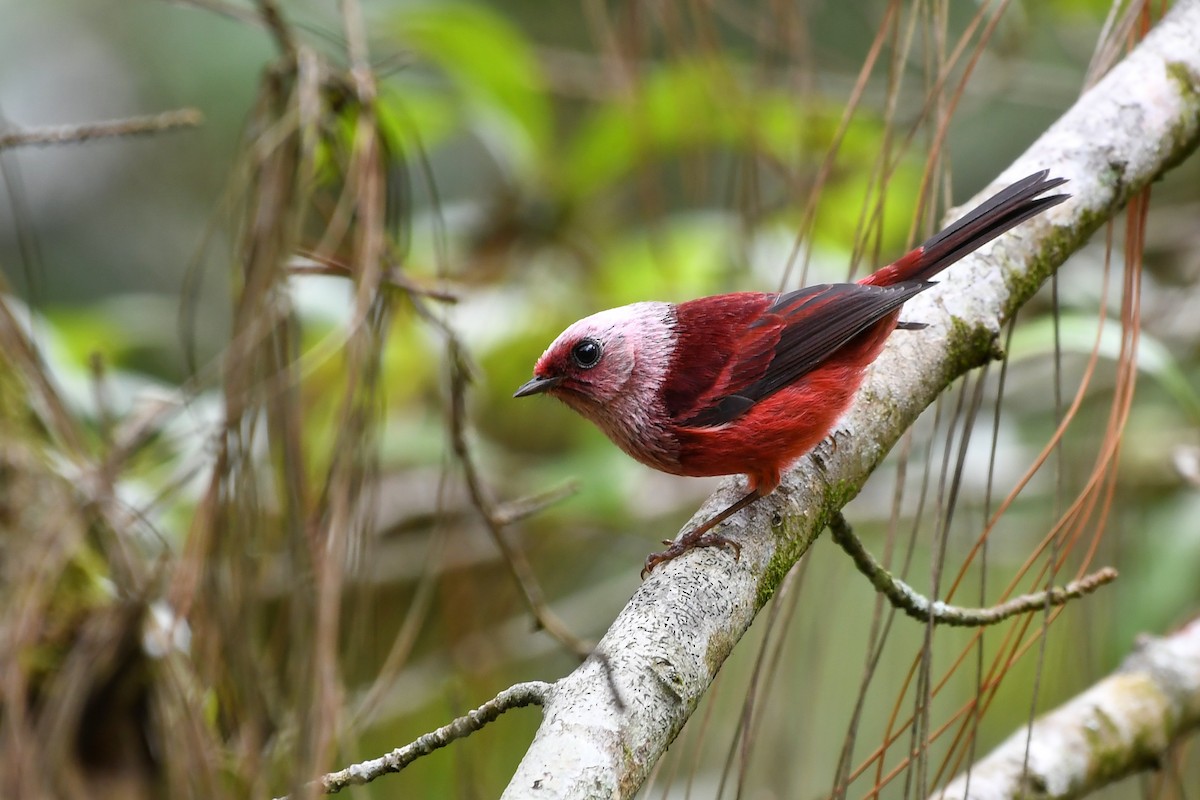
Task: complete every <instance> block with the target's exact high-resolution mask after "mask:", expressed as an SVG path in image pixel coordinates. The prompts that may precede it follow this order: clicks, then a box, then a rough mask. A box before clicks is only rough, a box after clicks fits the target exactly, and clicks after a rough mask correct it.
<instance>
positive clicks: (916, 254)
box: [862, 169, 1071, 286]
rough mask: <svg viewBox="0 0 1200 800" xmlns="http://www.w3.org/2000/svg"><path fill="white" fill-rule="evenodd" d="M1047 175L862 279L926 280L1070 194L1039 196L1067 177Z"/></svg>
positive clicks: (1017, 186) (1001, 195)
mask: <svg viewBox="0 0 1200 800" xmlns="http://www.w3.org/2000/svg"><path fill="white" fill-rule="evenodd" d="M1049 174H1050V170H1047V169H1044V170H1042V171H1041V172H1036V173H1034V174H1033V175H1030V176H1029V177H1028V178H1023V179H1021V180H1019V181H1017V182H1016V183H1014V184H1012V185H1011V186H1009V187H1008V188H1006V189H1003V190H1001V191H1000V192H998V193H997V194H995V195H993V196H992V197H990V198H988V199H987V200H984V201H983V202H982V203H980V204H979V206H978V207H976V208H975V209H973V210H972V211H971V212H970V213H968V214H967V215H966V216H964V217H963V218H962V219H960V220H958V221H956V222H954V223H952V224H951V225H950V226H949V227H947V228H946V229H945V230H943V231H941V232H940V233H937V234H935V235H934V236H933V237H932V238H930V239H929V240H928V241H927V242H925V243H924V244H923V245H921V246H920V247H919V248H917V249H916V250H914V251H912V252H911V253H909V254H908V255H906V256H904V257H903V258H901V259H900V260H899V261H896V262H895V263H893V264H890V265H888V266H886V267H884V268H883V269H881V270H879V272H877V273H875V274H874V275H871V276H869V277H868V278H865V279H863V281H862V282H863V283H871V284H874V285H876V286H886V285H890V284H893V283H898V282H900V281H926V280H929V279H930V278H932V277H933V276H934V275H937V274H938V273H939V272H941V271H942V270H944V269H945V268H946V267H948V266H950V265H951V264H953V263H954V262H955V261H958V260H959V259H960V258H963V257H964V256H966V255H968V254H970V253H972V252H974V251H975V250H978V249H979V248H980V247H983V246H984V245H985V244H987V243H988V242H990V241H991V240H992V239H995V238H996V237H997V236H999V235H1000V234H1002V233H1004V232H1005V231H1007V230H1008V229H1009V228H1012V227H1014V226H1016V225H1019V224H1021V223H1022V222H1024V221H1025V220H1027V219H1029V218H1030V217H1033V216H1036V215H1038V214H1040V213H1042V212H1043V211H1045V210H1046V209H1047V208H1051V207H1052V206H1056V205H1058V204H1059V203H1061V202H1062V201H1064V200H1066V199H1067V198H1068V197H1070V196H1071V195H1069V194H1053V195H1050V196H1049V197H1038V195H1040V194H1042V193H1043V192H1045V191H1047V190H1049V189H1053V188H1054V187H1056V186H1061V185H1062V184H1064V183H1066V182H1067V179H1066V178H1050V179H1047V177H1046V176H1048V175H1049Z"/></svg>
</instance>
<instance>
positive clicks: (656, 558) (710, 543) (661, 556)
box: [642, 531, 742, 580]
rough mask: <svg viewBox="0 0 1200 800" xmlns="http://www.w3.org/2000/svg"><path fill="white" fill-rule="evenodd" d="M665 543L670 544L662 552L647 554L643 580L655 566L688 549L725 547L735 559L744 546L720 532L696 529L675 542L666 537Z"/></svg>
mask: <svg viewBox="0 0 1200 800" xmlns="http://www.w3.org/2000/svg"><path fill="white" fill-rule="evenodd" d="M694 534H699V535H694ZM663 544H665V545H670V546H669V547H668V548H667V549H666V550H663V551H662V552H660V553H651V554H650V555H648V556H646V564H645V566H643V567H642V580H645V579H646V576H647V575H649V574H650V573H651V572H653V571H654V568H655V567H657V566H658V565H659V564H662V563H665V562H667V561H672V560H674V559H676V558H679V557H680V556H681V555H683V554H684V553H686V552H687V551H689V550H694V549H695V548H697V547H723V548H725V549H726V550H729V551H731V552H732V553H733V560H734V561H737V560H739V559H740V558H741V557H742V546H741V545H740V544H738V543H737V542H735V541H734V540H733V539H730V538H727V537H725V536H722V535H721V534H719V533H705V532H704V531H694V532H693V533H689V534H688V535H686V536H684V537H683V538H681V539H680V540H679V541H675V542H673V541H671V540H670V539H664V540H663Z"/></svg>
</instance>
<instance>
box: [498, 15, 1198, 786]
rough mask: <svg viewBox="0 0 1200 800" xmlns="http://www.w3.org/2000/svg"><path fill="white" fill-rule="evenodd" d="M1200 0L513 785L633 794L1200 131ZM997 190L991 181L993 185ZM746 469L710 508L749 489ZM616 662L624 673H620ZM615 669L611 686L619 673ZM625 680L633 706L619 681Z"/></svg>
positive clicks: (1155, 43) (1077, 122)
mask: <svg viewBox="0 0 1200 800" xmlns="http://www.w3.org/2000/svg"><path fill="white" fill-rule="evenodd" d="M1197 30H1200V0H1180V2H1178V3H1176V4H1175V6H1174V8H1173V9H1172V10H1171V11H1170V12H1169V13H1168V14H1167V16H1166V17H1164V19H1163V20H1162V22H1161V23H1159V25H1158V26H1157V27H1156V28H1155V29H1154V30H1153V31H1151V32H1150V34H1149V35H1148V36H1147V37H1146V38H1145V40H1143V42H1142V43H1141V44H1140V45H1139V46H1138V47H1137V49H1136V50H1134V51H1133V52H1132V53H1131V54H1130V55H1129V56H1128V57H1126V58H1125V59H1124V60H1123V61H1122V62H1121V63H1120V64H1119V65H1117V66H1116V67H1115V68H1114V69H1113V70H1112V71H1111V72H1110V73H1109V74H1108V75H1106V76H1105V77H1104V78H1103V79H1101V80H1100V81H1099V82H1098V83H1097V84H1096V85H1095V86H1094V87H1093V88H1092V89H1091V90H1090V91H1088V92H1087V93H1086V94H1085V95H1084V96H1083V97H1081V98H1080V100H1079V101H1078V102H1077V103H1076V104H1075V106H1074V107H1072V108H1071V109H1070V110H1069V111H1068V112H1067V113H1066V114H1064V115H1063V117H1062V118H1061V119H1060V120H1059V121H1058V122H1057V123H1055V124H1054V125H1053V126H1052V127H1051V128H1050V129H1049V130H1048V131H1047V132H1046V133H1045V134H1044V135H1043V136H1042V137H1041V138H1040V139H1039V140H1038V141H1037V142H1036V143H1035V144H1034V145H1033V146H1032V147H1030V148H1029V150H1028V151H1027V152H1026V153H1025V154H1024V155H1022V156H1021V157H1020V158H1019V159H1017V161H1016V162H1015V163H1014V164H1012V165H1011V166H1010V168H1009V169H1008V170H1007V171H1006V172H1005V174H1004V175H1001V176H998V177H997V179H996V182H995V183H994V184H993V186H992V187H990V188H989V189H986V190H985V192H984V195H986V194H987V193H988V192H989V191H991V190H994V189H996V188H999V186H1001V185H1004V184H1007V183H1010V182H1011V181H1012V180H1015V179H1017V178H1020V177H1022V176H1024V175H1028V174H1030V173H1032V172H1035V171H1037V170H1039V169H1043V168H1047V167H1049V168H1051V169H1052V171H1053V173H1054V174H1055V175H1056V176H1062V177H1065V178H1068V179H1070V181H1071V184H1070V189H1071V191H1072V193H1073V194H1074V197H1073V198H1072V199H1071V200H1069V201H1068V202H1066V203H1064V204H1063V205H1061V206H1058V207H1057V208H1054V209H1051V210H1050V211H1048V212H1047V213H1045V214H1043V215H1041V216H1039V217H1038V218H1036V219H1034V220H1033V221H1031V222H1028V223H1026V224H1024V225H1022V226H1021V227H1020V228H1019V229H1017V230H1015V231H1013V232H1010V233H1009V234H1008V235H1006V236H1004V237H1001V238H1000V239H998V240H997V241H996V242H995V243H993V244H992V245H989V246H988V247H985V248H983V249H981V250H980V251H979V252H978V253H976V254H975V255H973V256H971V257H968V258H967V259H964V260H963V261H962V262H961V263H960V264H959V265H956V266H955V267H954V269H952V270H950V271H949V273H947V277H946V278H945V280H944V281H943V282H942V284H941V286H940V287H939V288H937V289H933V290H930V291H929V292H926V293H925V294H923V295H921V296H920V297H918V298H917V299H915V300H914V301H912V302H911V303H910V306H909V313H910V314H911V315H912V317H913V318H914V319H920V320H921V321H922V322H926V323H929V327H928V328H926V330H925V331H924V332H923V333H922V334H921V335H920V337H916V336H906V337H898V336H897V337H893V338H892V341H891V343H890V345H889V347H888V350H887V351H886V352H885V353H884V355H883V356H882V357H881V358H880V359H879V361H877V362H876V364H875V365H874V367H873V368H872V370H871V372H870V374H869V375H868V377H867V381H866V383H865V384H864V387H863V390H862V392H861V394H860V395H859V398H858V402H857V404H856V405H855V407H854V408H853V409H852V410H851V411H850V413H849V414H847V416H846V417H845V418H844V419H843V421H842V423H841V428H842V430H843V431H844V432H847V433H849V434H850V435H849V436H848V437H844V438H843V437H839V443H838V447H837V449H836V451H835V452H834V453H833V454H832V455H830V456H827V457H826V458H825V459H824V460H825V464H826V470H825V475H826V476H827V478H822V477H821V475H820V474H819V473H818V472H817V471H816V470H814V468H813V465H812V463H811V461H810V459H808V458H805V459H802V460H801V462H800V463H799V464H798V465H797V466H796V467H794V468H793V469H792V470H790V471H789V473H788V474H787V476H786V477H785V479H784V482H783V484H782V485H781V486H780V488H779V489H777V490H776V491H775V492H774V493H773V494H771V495H769V496H768V497H766V498H764V499H763V500H760V501H759V502H758V503H756V504H755V505H754V506H752V507H751V508H749V509H747V511H746V512H744V513H742V514H741V515H739V516H738V517H737V518H735V519H734V520H731V522H730V524H729V526H728V528H727V529H726V531H725V532H726V533H727V535H732V537H733V538H735V539H736V540H737V541H738V542H739V543H740V544H741V546H742V550H741V559H740V560H739V561H736V562H735V561H734V559H733V557H732V555H730V554H729V553H727V552H724V551H721V550H718V549H712V548H709V549H704V550H696V551H692V552H690V553H688V554H687V555H685V556H683V557H681V558H678V559H676V560H674V561H672V562H670V563H669V564H664V565H662V566H661V567H659V569H657V570H655V572H654V573H653V575H651V576H650V578H649V579H648V580H647V581H646V582H645V583H643V584H642V586H641V587H640V588H639V589H638V591H637V592H636V593H635V594H634V596H633V598H632V599H631V600H630V601H629V604H628V605H627V606H626V607H625V609H624V610H623V611H622V612H621V614H620V615H619V616H618V617H617V619H616V621H615V622H614V623H613V625H612V627H611V628H609V630H608V632H607V633H606V634H605V636H604V638H603V639H602V640H601V641H600V643H599V645H598V646H597V651H598V652H599V654H601V655H603V657H604V659H605V660H606V662H607V666H606V665H605V663H604V662H602V661H601V660H599V659H598V658H596V657H595V656H594V657H592V658H589V659H588V660H587V661H586V662H584V664H582V665H581V666H580V667H579V668H578V669H577V670H575V672H573V673H571V674H570V675H569V676H567V677H565V678H563V679H562V680H561V681H559V682H558V683H557V684H556V686H555V690H554V692H553V693H552V694H551V696H550V698H549V700H548V702H547V704H546V706H545V709H544V717H543V721H542V725H541V727H540V728H539V730H538V733H537V735H536V737H535V738H534V741H533V743H532V745H531V746H530V748H529V751H528V752H527V753H526V755H525V757H524V759H523V760H522V761H521V764H520V766H519V767H518V768H517V771H516V773H515V775H514V776H513V778H512V781H511V783H510V784H509V786H508V789H507V790H506V792H505V795H504V796H505V797H506V798H518V797H538V798H575V797H629V796H632V795H633V794H634V792H636V790H637V788H638V787H639V786H640V785H641V784H642V782H643V781H644V780H645V779H646V776H647V775H648V774H649V772H650V769H651V768H652V767H653V765H654V764H655V762H657V760H658V759H659V757H660V756H661V755H662V754H663V752H664V751H665V750H666V748H667V746H668V745H669V744H670V742H671V741H672V740H674V738H675V736H676V735H677V734H678V733H679V731H680V729H681V728H682V727H683V724H684V723H685V722H686V721H687V719H688V717H689V716H690V715H691V713H692V711H693V710H694V709H695V708H696V705H697V703H699V701H700V697H701V696H702V695H703V693H704V692H705V690H707V688H708V685H709V683H710V682H711V681H712V679H713V677H714V676H715V675H716V673H717V671H718V670H719V669H720V667H721V664H722V663H723V662H724V660H725V658H726V657H727V656H728V655H729V653H730V652H731V651H732V649H733V647H734V645H735V644H736V643H737V641H738V640H739V639H740V638H741V636H742V634H744V633H745V631H746V630H747V628H749V626H750V623H751V622H752V621H753V620H754V616H755V614H756V613H757V612H758V610H759V609H760V608H762V606H763V604H764V603H766V601H767V600H768V599H770V597H771V596H772V594H773V593H774V591H775V589H776V587H777V586H778V585H779V583H780V581H782V580H783V577H784V575H786V574H787V572H788V570H789V569H790V568H791V567H792V565H793V564H795V563H796V561H797V559H799V558H800V556H802V555H803V554H804V553H805V552H806V551H807V550H808V547H809V545H810V543H811V542H812V541H813V539H814V538H815V537H816V536H817V534H818V533H819V532H820V531H821V529H822V528H823V527H824V526H825V525H826V523H827V522H828V520H829V517H830V513H831V511H832V510H834V509H838V508H841V507H842V506H843V505H845V504H846V503H847V502H848V501H849V500H850V499H851V498H853V497H854V496H855V495H856V494H857V493H858V491H859V490H860V488H861V487H862V485H863V483H864V482H865V481H866V479H867V476H868V475H870V473H871V471H872V470H873V469H874V468H875V466H876V465H877V464H879V462H880V461H882V460H883V458H884V456H885V455H886V454H887V452H888V450H889V449H890V448H891V447H892V445H893V444H895V442H896V441H897V440H898V439H899V437H900V436H901V434H902V433H903V431H904V430H905V429H906V428H908V426H909V425H911V424H912V422H913V421H914V420H915V419H916V418H917V416H918V415H919V414H920V413H921V411H922V410H923V409H924V408H925V407H926V406H928V405H929V404H931V403H932V402H933V401H934V400H935V399H936V398H937V396H938V394H939V393H940V392H941V391H942V390H943V389H945V388H946V386H948V385H949V384H950V383H951V382H952V381H953V380H954V379H956V378H958V377H959V376H961V375H962V374H964V373H965V372H967V371H968V370H970V369H971V368H973V367H976V366H979V365H980V364H983V363H985V362H986V361H987V360H988V359H990V358H992V357H993V356H994V352H995V344H994V341H995V337H996V335H997V333H998V332H999V331H1000V329H1001V326H1002V325H1003V324H1004V323H1005V322H1006V321H1007V320H1009V319H1011V318H1012V316H1013V315H1014V314H1015V313H1016V311H1017V309H1018V308H1020V306H1021V305H1022V304H1023V303H1024V302H1025V301H1027V300H1028V299H1029V298H1030V297H1031V296H1032V295H1033V294H1034V292H1036V291H1037V289H1038V287H1039V286H1041V284H1042V283H1043V282H1044V281H1045V280H1046V278H1048V277H1049V276H1050V274H1051V273H1052V272H1053V271H1054V270H1055V269H1056V268H1057V267H1058V265H1059V264H1061V263H1062V262H1063V261H1064V260H1065V259H1066V257H1067V256H1068V255H1069V254H1070V253H1071V252H1073V251H1074V250H1076V249H1078V248H1079V247H1080V246H1081V245H1082V244H1083V243H1084V242H1085V241H1086V240H1087V239H1088V237H1089V236H1090V235H1091V234H1092V232H1093V231H1095V230H1096V229H1097V228H1099V227H1100V226H1101V225H1103V224H1104V222H1105V221H1106V220H1108V219H1109V218H1111V217H1112V216H1113V215H1114V214H1116V213H1117V211H1118V210H1119V209H1120V208H1121V207H1122V206H1124V204H1125V203H1126V202H1128V200H1129V198H1130V197H1131V196H1132V195H1134V194H1135V193H1136V192H1138V191H1139V190H1141V189H1142V188H1143V187H1145V186H1146V185H1147V184H1149V183H1150V182H1151V181H1153V180H1154V179H1155V178H1157V177H1158V176H1159V175H1161V174H1162V173H1163V172H1164V171H1165V170H1167V169H1168V168H1170V167H1171V166H1172V165H1174V164H1176V163H1178V162H1179V161H1181V160H1183V159H1184V158H1185V157H1186V156H1187V155H1188V154H1189V153H1191V152H1192V151H1193V150H1194V149H1195V147H1196V145H1197V142H1198V140H1200V48H1196V46H1195V32H1196V31H1197ZM981 197H982V195H981ZM739 486H740V481H738V480H731V481H729V482H727V483H726V484H725V485H724V486H723V487H722V489H720V490H719V491H718V492H717V493H716V494H714V495H713V496H712V497H711V498H709V500H708V502H707V503H706V504H705V506H704V507H703V508H702V509H701V510H700V512H699V516H700V517H701V518H707V517H708V516H710V515H711V514H713V513H714V512H715V511H716V510H718V509H720V508H722V507H724V506H726V505H728V504H729V503H730V502H731V501H732V499H734V498H735V497H736V496H737V492H738V489H739ZM610 670H611V673H610ZM610 682H611V686H610ZM618 692H619V694H620V698H621V699H624V701H625V703H624V706H623V707H622V705H621V703H620V700H619V698H618V697H616V696H615V695H616V694H617V693H618Z"/></svg>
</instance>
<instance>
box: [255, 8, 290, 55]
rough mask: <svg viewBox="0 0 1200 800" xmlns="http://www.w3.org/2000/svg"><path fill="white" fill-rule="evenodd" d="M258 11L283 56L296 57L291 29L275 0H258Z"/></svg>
mask: <svg viewBox="0 0 1200 800" xmlns="http://www.w3.org/2000/svg"><path fill="white" fill-rule="evenodd" d="M258 11H259V14H261V15H262V21H263V25H265V26H266V28H267V30H269V31H270V32H271V35H272V36H273V37H275V46H276V47H278V48H279V52H281V53H282V54H283V56H284V58H287V59H294V58H295V57H296V40H295V39H294V38H292V29H291V28H290V27H289V26H288V24H287V22H286V21H284V19H283V12H281V11H280V10H279V4H278V3H276V2H275V0H258Z"/></svg>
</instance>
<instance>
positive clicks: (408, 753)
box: [277, 681, 551, 800]
mask: <svg viewBox="0 0 1200 800" xmlns="http://www.w3.org/2000/svg"><path fill="white" fill-rule="evenodd" d="M550 689H551V684H549V683H546V682H544V681H529V682H528V683H518V684H516V685H515V686H510V687H508V688H507V689H505V690H504V691H502V692H500V694H498V695H496V696H495V697H494V698H492V699H491V700H489V701H487V702H486V703H484V704H483V705H481V706H480V707H479V708H477V709H475V710H474V711H468V712H467V713H466V714H465V715H463V716H461V717H459V718H458V719H456V720H454V721H453V722H451V723H450V724H448V725H443V726H442V727H440V728H438V729H437V730H435V731H430V732H429V733H426V734H425V735H423V736H420V737H419V738H417V740H416V741H414V742H412V743H411V744H406V745H404V747H398V748H396V749H395V750H393V751H392V752H390V753H388V754H387V755H385V756H380V757H379V758H374V759H371V760H370V761H363V762H361V763H358V764H352V765H350V766H348V767H346V768H345V769H341V770H338V771H337V772H331V773H329V774H328V775H325V776H323V777H321V779H320V780H319V783H320V786H321V790H322V791H324V792H325V793H326V794H335V793H337V792H340V791H341V790H342V789H345V788H346V787H347V786H361V785H362V784H364V783H370V782H371V781H373V780H375V779H376V778H379V777H382V776H383V775H386V774H388V773H389V772H399V771H400V770H402V769H404V768H405V767H407V766H408V765H409V764H411V763H412V762H414V761H416V760H417V759H418V758H420V757H421V756H427V755H429V754H430V753H432V752H433V751H434V750H438V749H440V748H442V747H445V746H446V745H448V744H450V743H451V742H453V741H455V740H457V739H465V738H466V737H468V736H470V735H471V734H472V733H474V732H475V731H477V730H479V729H481V728H482V727H483V726H484V725H487V724H488V723H489V722H495V721H496V719H497V718H499V716H500V715H501V714H503V713H504V712H505V711H509V710H511V709H514V708H524V707H525V706H540V705H543V704H545V702H546V696H547V695H548V694H549V693H550ZM277 800H287V797H286V796H285V797H282V798H278V799H277Z"/></svg>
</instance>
